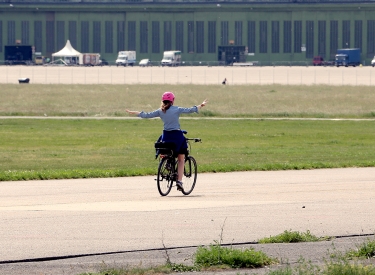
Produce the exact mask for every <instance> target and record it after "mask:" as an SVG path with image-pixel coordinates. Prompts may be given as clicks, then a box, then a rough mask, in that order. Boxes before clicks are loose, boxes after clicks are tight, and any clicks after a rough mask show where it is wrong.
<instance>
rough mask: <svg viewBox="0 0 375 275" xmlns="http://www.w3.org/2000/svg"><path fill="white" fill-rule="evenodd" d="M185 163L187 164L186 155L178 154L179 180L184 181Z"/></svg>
mask: <svg viewBox="0 0 375 275" xmlns="http://www.w3.org/2000/svg"><path fill="white" fill-rule="evenodd" d="M184 165H185V155H184V154H179V155H178V171H177V172H178V180H179V181H182V176H183V175H184Z"/></svg>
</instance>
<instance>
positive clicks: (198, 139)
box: [186, 138, 202, 142]
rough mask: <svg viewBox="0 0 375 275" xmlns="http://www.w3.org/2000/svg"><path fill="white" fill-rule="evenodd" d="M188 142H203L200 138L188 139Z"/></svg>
mask: <svg viewBox="0 0 375 275" xmlns="http://www.w3.org/2000/svg"><path fill="white" fill-rule="evenodd" d="M186 140H194V142H202V140H201V139H200V138H186Z"/></svg>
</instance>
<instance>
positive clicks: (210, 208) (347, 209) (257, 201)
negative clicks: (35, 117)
mask: <svg viewBox="0 0 375 275" xmlns="http://www.w3.org/2000/svg"><path fill="white" fill-rule="evenodd" d="M154 178H155V177H154V176H150V177H131V178H108V179H79V180H50V181H24V182H0V189H1V193H0V219H1V223H0V247H1V248H2V249H1V250H0V274H18V275H22V274H72V275H73V274H78V273H79V272H81V271H82V270H86V269H90V268H92V269H95V270H97V269H98V268H99V267H100V265H101V264H103V263H104V264H114V263H118V264H121V263H131V264H134V263H135V262H136V263H140V262H142V263H147V262H150V263H151V262H156V263H159V262H163V261H164V262H165V259H164V258H163V256H164V254H165V251H164V250H163V246H166V247H168V248H178V249H180V250H181V251H182V252H183V253H182V252H181V253H178V255H179V256H178V257H177V258H176V259H177V260H176V261H181V260H183V259H181V258H180V256H181V255H180V254H183V255H188V254H192V253H193V251H194V250H195V249H196V247H197V246H199V245H208V244H210V243H213V242H214V241H215V240H219V239H220V238H221V237H220V235H221V233H223V234H222V242H223V243H226V244H239V245H253V243H254V242H256V241H257V240H258V239H260V238H263V237H267V236H270V235H277V234H280V233H282V232H283V231H284V230H295V231H300V232H305V231H306V230H310V231H311V233H312V234H314V235H316V236H350V235H356V236H357V235H358V236H360V235H366V234H374V232H375V223H374V212H375V188H374V183H375V168H347V169H321V170H301V171H270V172H260V171H258V172H236V173H216V174H199V175H198V182H197V186H196V189H195V190H194V191H193V193H192V194H191V195H189V196H183V195H182V194H181V193H179V192H178V191H177V190H176V189H173V190H172V192H171V193H170V195H169V196H167V197H160V196H159V194H158V191H157V187H156V182H155V181H154ZM344 239H346V238H344ZM344 239H340V240H344ZM360 241H363V239H360ZM347 242H348V244H347V245H348V246H349V245H351V246H353V245H355V244H356V243H358V240H349V241H347ZM302 246H305V248H304V249H305V250H308V251H310V250H311V251H312V249H311V248H312V247H316V249H322V250H324V251H326V249H327V247H330V246H331V243H329V242H325V246H324V247H323V248H319V246H320V244H314V245H313V246H312V244H302ZM268 247H270V246H268ZM275 247H276V248H275ZM275 247H274V248H272V249H270V251H273V252H272V253H273V254H272V255H275V253H276V254H277V253H279V254H278V255H280V257H282V258H288V259H293V261H294V259H295V258H296V257H297V258H298V257H299V256H300V255H298V254H300V252H298V251H299V250H298V249H294V251H295V252H293V253H294V254H293V253H292V254H285V255H283V253H286V252H282V251H284V245H280V244H279V245H276V246H275ZM306 247H308V248H307V249H306ZM262 249H263V247H262ZM304 249H302V250H304ZM286 250H288V249H286ZM302 250H300V251H302ZM173 251H177V250H175V249H174V250H173ZM137 253H138V254H137ZM149 253H151V254H149ZM315 254H316V253H315ZM132 255H133V256H132ZM134 255H135V256H134ZM278 255H275V256H278ZM81 256H85V257H81ZM132 257H133V258H132ZM184 257H185V256H184ZM278 257H279V256H278ZM316 257H317V256H316ZM128 258H130V259H133V260H129V261H130V262H128ZM148 260H149V261H148ZM45 269H47V270H45ZM86 271H89V270H86ZM43 272H44V273H43Z"/></svg>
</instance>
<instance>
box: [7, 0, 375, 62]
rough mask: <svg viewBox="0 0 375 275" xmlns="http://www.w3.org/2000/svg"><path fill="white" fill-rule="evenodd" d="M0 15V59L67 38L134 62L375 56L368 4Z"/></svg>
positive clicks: (136, 0)
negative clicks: (175, 56)
mask: <svg viewBox="0 0 375 275" xmlns="http://www.w3.org/2000/svg"><path fill="white" fill-rule="evenodd" d="M0 12H1V18H0V57H1V56H4V46H5V45H14V44H16V41H18V42H19V44H21V45H33V46H34V50H35V51H36V52H41V53H42V54H43V55H44V56H46V57H51V54H52V53H54V52H56V51H58V50H60V49H62V48H63V47H64V45H65V43H66V41H67V40H68V39H69V40H70V42H71V44H72V46H73V47H74V48H75V49H77V50H78V51H79V52H82V53H100V54H101V57H102V58H104V59H106V60H108V61H111V60H112V61H114V60H115V59H116V57H117V53H118V52H119V51H123V50H127V51H129V50H132V51H136V52H137V58H138V59H139V60H141V59H143V58H149V59H151V60H161V58H162V55H163V52H164V51H169V50H179V51H181V52H182V60H183V61H185V62H188V63H189V62H191V63H192V64H193V62H198V61H207V62H213V61H215V62H216V61H218V62H221V63H223V64H230V63H233V62H249V61H259V62H263V64H265V65H267V64H271V63H273V62H311V61H312V58H313V56H317V55H319V56H322V57H323V58H324V59H325V60H329V59H332V58H334V55H335V53H336V50H337V49H339V48H360V49H361V58H362V60H365V61H366V64H369V63H370V61H371V59H372V58H373V56H374V55H375V2H374V1H345V0H342V1H336V0H323V1H317V0H306V1H302V0H290V1H288V0H285V1H284V0H280V1H278V0H265V1H252V0H232V1H220V0H218V1H212V0H176V1H168V0H107V1H105V0H102V1H101V0H55V1H53V0H45V1H40V0H39V1H38V0H22V1H21V0H18V1H17V0H16V1H13V0H0ZM1 54H3V55H1ZM0 59H2V58H0Z"/></svg>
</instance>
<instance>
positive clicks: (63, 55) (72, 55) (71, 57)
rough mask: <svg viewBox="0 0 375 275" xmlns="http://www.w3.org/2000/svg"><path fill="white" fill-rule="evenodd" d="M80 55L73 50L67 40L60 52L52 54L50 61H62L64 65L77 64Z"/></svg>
mask: <svg viewBox="0 0 375 275" xmlns="http://www.w3.org/2000/svg"><path fill="white" fill-rule="evenodd" d="M80 55H81V53H80V52H79V51H77V50H75V49H74V48H73V47H72V45H71V44H70V41H69V40H67V41H66V45H65V47H64V48H63V49H62V50H60V51H58V52H56V53H53V54H52V60H53V61H55V59H62V60H63V61H64V63H67V64H78V60H79V56H80Z"/></svg>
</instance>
